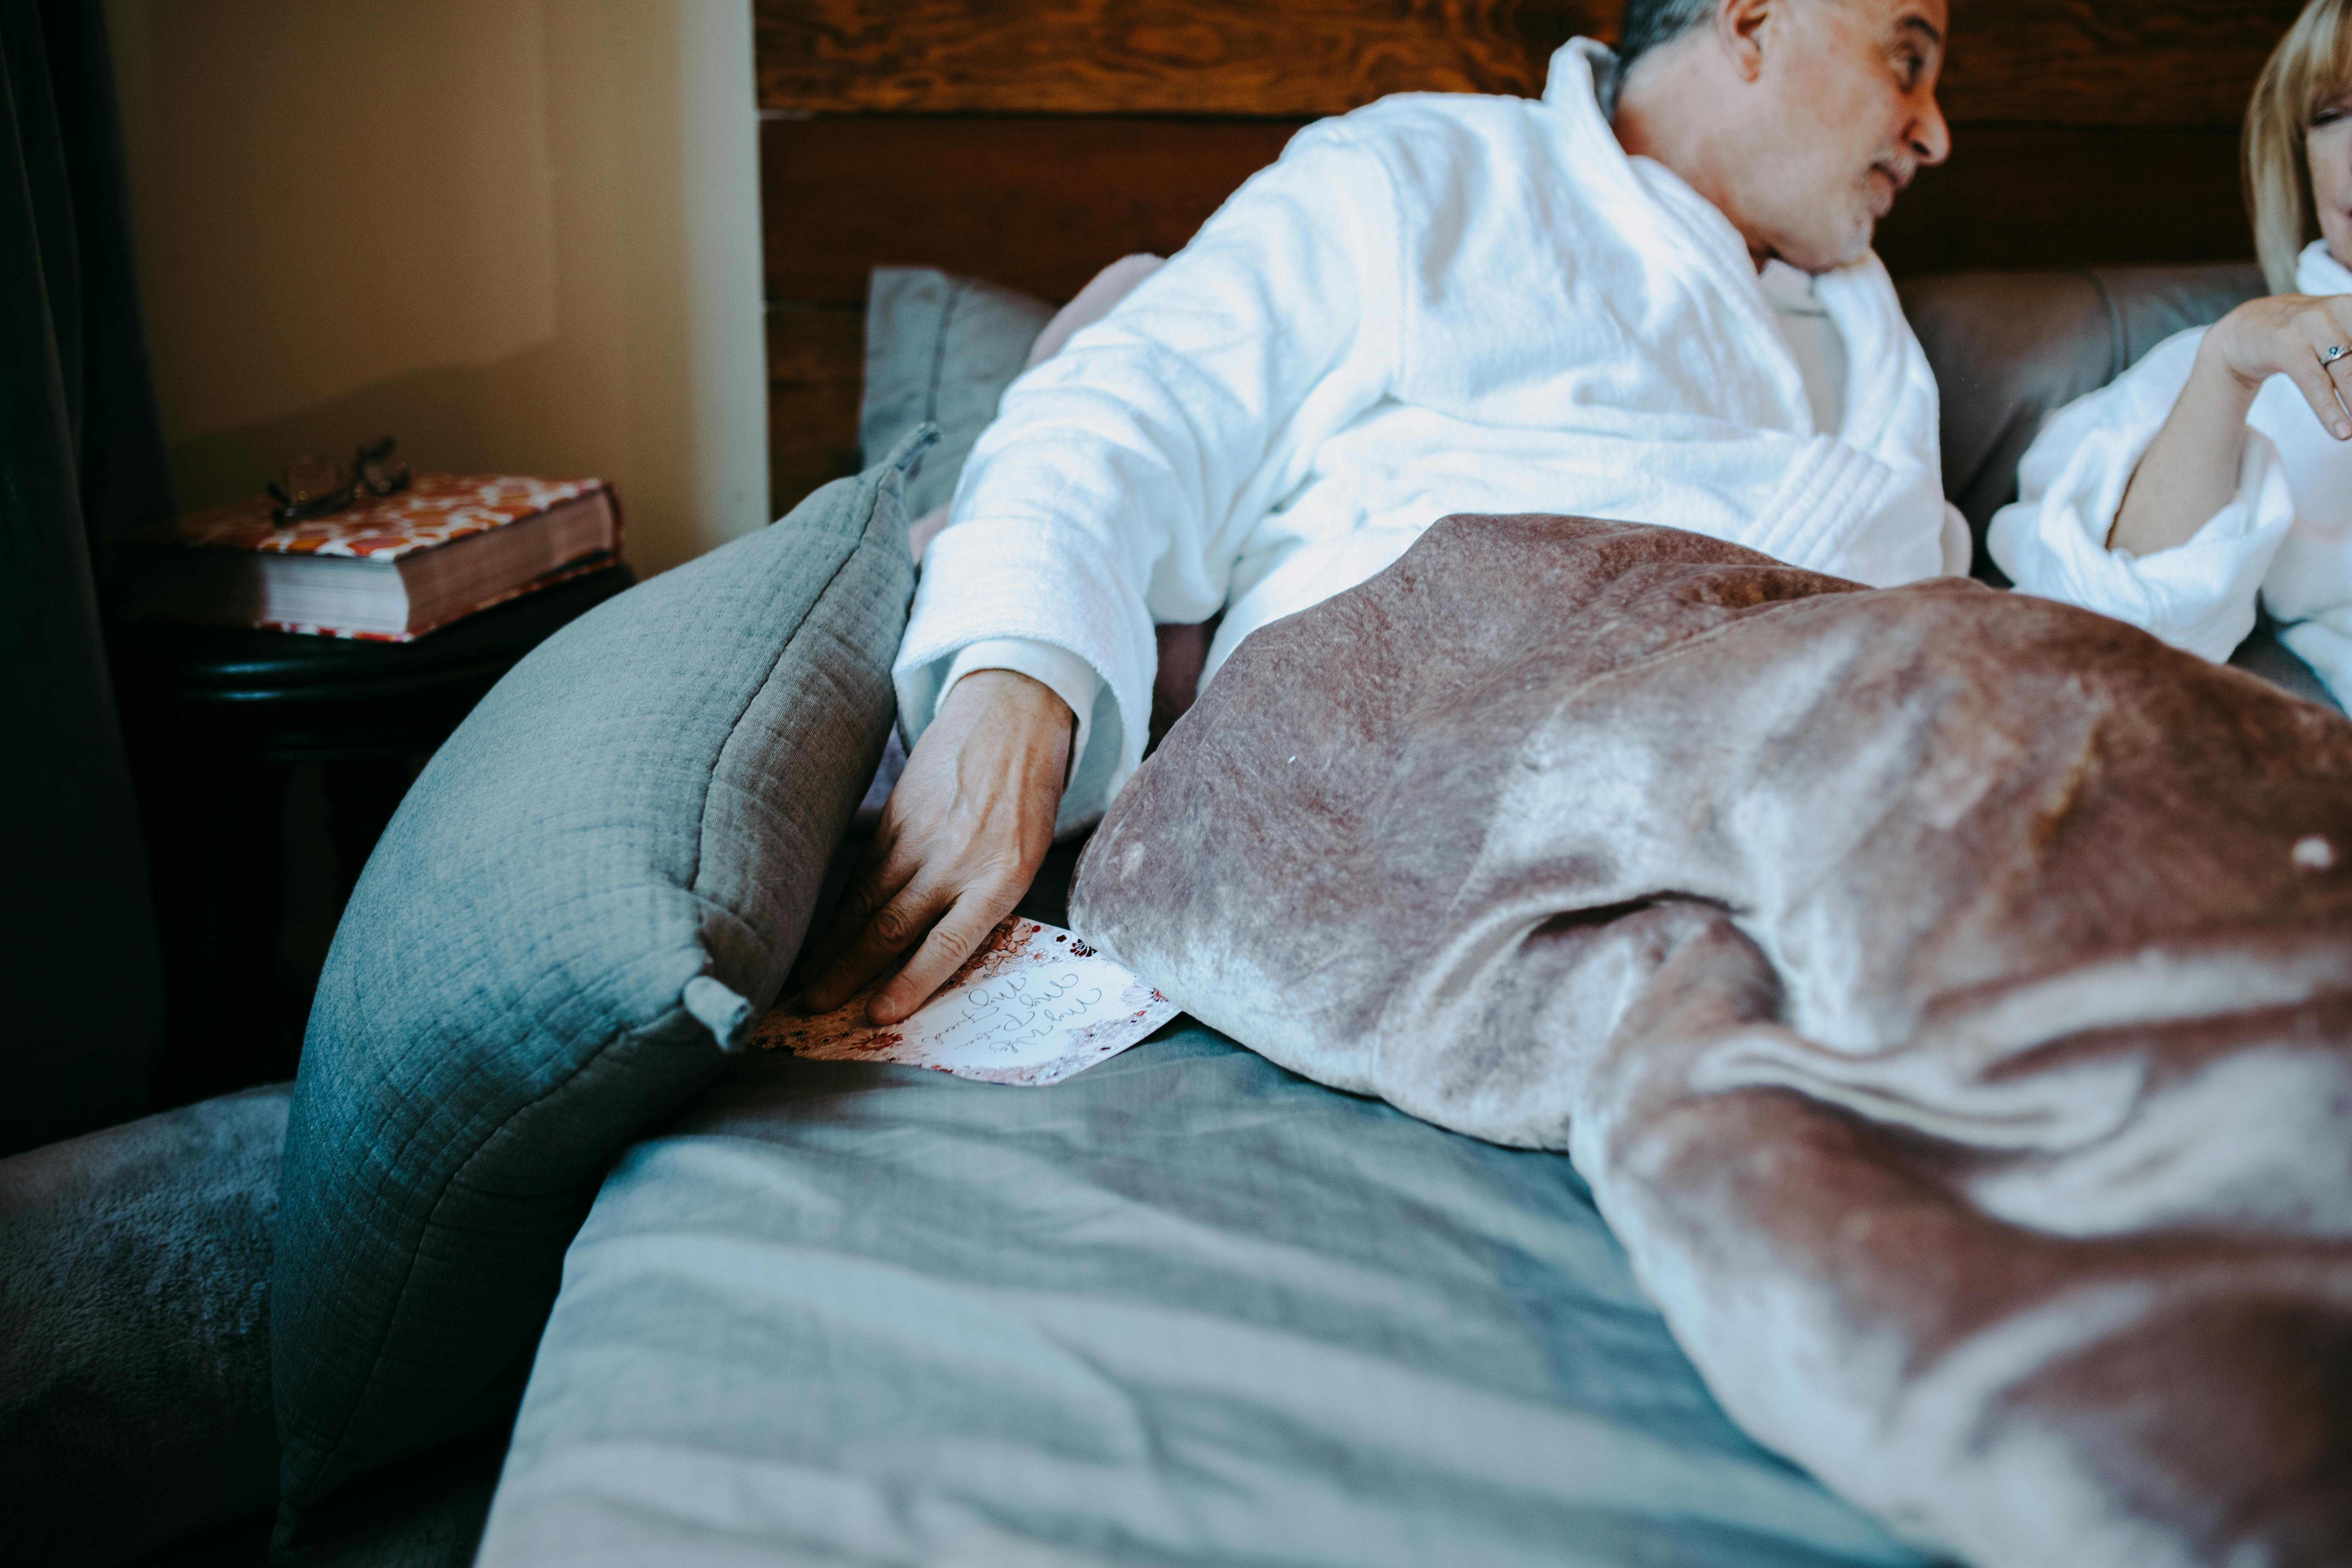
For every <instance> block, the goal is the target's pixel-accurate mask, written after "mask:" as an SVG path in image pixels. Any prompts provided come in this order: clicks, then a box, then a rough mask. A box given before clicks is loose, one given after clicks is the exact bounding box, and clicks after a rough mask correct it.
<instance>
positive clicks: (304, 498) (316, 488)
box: [268, 436, 408, 522]
mask: <svg viewBox="0 0 2352 1568" xmlns="http://www.w3.org/2000/svg"><path fill="white" fill-rule="evenodd" d="M399 444H400V443H399V442H397V441H395V440H394V439H393V438H392V437H389V436H386V437H384V438H383V440H381V441H377V442H374V443H373V444H371V445H368V446H363V447H360V449H359V450H358V451H356V452H354V453H353V454H352V466H351V468H348V469H347V468H344V467H343V465H342V464H341V463H338V462H336V461H334V460H333V459H332V458H319V457H311V456H307V455H306V456H304V457H300V458H296V459H295V460H294V461H293V462H291V463H289V464H288V465H287V466H286V468H285V471H284V472H282V473H280V474H279V475H278V477H277V478H276V479H272V480H270V481H269V485H268V489H269V494H270V498H271V499H272V500H275V501H276V502H277V503H278V504H277V505H276V506H273V507H271V508H270V509H269V515H270V516H271V517H273V518H275V519H277V520H278V521H279V522H302V521H307V520H309V519H310V518H314V517H325V516H327V515H329V514H330V513H331V512H338V511H341V510H343V509H344V508H345V507H347V506H349V505H351V504H352V502H353V501H355V500H359V499H360V497H362V496H363V495H364V496H388V495H396V494H398V493H399V492H400V491H402V490H404V489H407V488H408V464H407V463H406V462H404V461H403V460H402V459H400V458H395V457H394V456H393V455H392V454H393V451H394V448H395V447H398V446H399Z"/></svg>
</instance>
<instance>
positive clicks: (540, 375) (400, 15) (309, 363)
mask: <svg viewBox="0 0 2352 1568" xmlns="http://www.w3.org/2000/svg"><path fill="white" fill-rule="evenodd" d="M107 16H108V22H109V25H110V28H111V30H112V34H113V47H114V53H115V68H116V76H117V78H118V80H119V82H120V86H121V102H122V118H123V131H124V139H125V142H126V145H127V149H128V153H129V158H130V164H131V193H132V208H133V218H134V221H135V226H136V230H137V237H138V243H139V247H140V257H139V260H140V275H141V279H142V293H143V295H144V300H145V304H146V308H147V332H148V340H149V342H150V344H151V346H152V351H153V354H154V360H155V369H156V383H157V391H158V395H159V397H160V399H161V401H162V404H163V426H164V432H165V435H166V437H167V438H168V440H169V441H170V444H171V449H172V463H173V476H174V479H175V480H176V482H177V485H178V491H179V500H180V503H181V504H182V506H183V507H194V506H200V505H205V504H208V503H210V502H213V501H217V500H226V499H228V498H231V497H234V496H237V495H243V494H248V493H251V492H252V491H255V490H257V489H259V488H260V485H261V482H262V481H263V479H266V478H267V477H268V476H269V475H270V474H272V473H274V472H275V471H276V470H277V469H278V468H281V467H283V466H284V465H285V463H286V462H287V461H288V460H289V459H290V458H294V457H296V456H299V454H301V453H303V452H308V451H316V452H320V453H324V454H328V455H332V456H337V457H341V458H348V457H349V455H350V452H351V449H352V447H354V446H355V445H357V444H358V443H359V442H361V441H362V440H363V439H369V438H373V437H376V436H379V435H386V434H389V435H394V436H397V437H399V438H400V442H401V448H402V451H403V453H404V455H405V456H406V457H407V458H409V459H410V461H411V462H413V463H414V464H415V466H416V467H418V468H436V469H451V470H457V471H461V472H463V471H507V472H530V473H540V474H547V475H552V476H558V477H578V476H584V475H595V476H598V477H601V478H604V479H609V480H611V481H612V482H613V483H614V486H615V487H616V488H617V489H618V490H619V492H620V496H621V499H622V502H623V506H624V510H625V516H626V519H627V525H628V552H629V555H630V558H631V559H632V560H633V561H634V562H635V563H636V565H637V569H638V571H639V573H640V574H649V573H651V572H655V571H659V570H661V569H663V568H666V567H668V566H671V565H675V564H677V563H678V562H680V561H684V560H687V559H688V558H689V557H691V556H693V555H695V554H698V553H699V552H702V551H704V550H707V549H709V548H710V547H711V546H712V545H715V544H719V543H723V542H726V541H727V540H729V539H731V538H734V537H737V536H738V535H740V534H742V533H745V532H748V531H751V530H752V529H755V528H757V527H759V526H760V525H761V524H762V523H763V522H765V521H767V515H766V513H767V473H766V465H767V450H766V443H767V418H766V408H767V386H766V372H765V366H764V362H763V353H762V347H761V273H760V217H759V201H760V194H759V150H758V117H757V110H756V104H755V100H754V96H753V85H752V64H751V3H750V0H404V3H400V4H392V3H388V0H330V3H325V4H322V3H320V0H108V5H107Z"/></svg>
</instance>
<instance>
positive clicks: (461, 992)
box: [270, 426, 936, 1552]
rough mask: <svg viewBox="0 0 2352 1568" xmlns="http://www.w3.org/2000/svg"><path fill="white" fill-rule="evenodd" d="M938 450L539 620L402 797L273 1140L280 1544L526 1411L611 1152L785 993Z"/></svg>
mask: <svg viewBox="0 0 2352 1568" xmlns="http://www.w3.org/2000/svg"><path fill="white" fill-rule="evenodd" d="M935 437H936V431H935V430H934V429H932V428H931V427H930V426H921V427H919V428H917V429H915V430H912V431H910V432H908V434H907V435H906V436H905V437H903V438H902V439H900V440H899V441H898V445H897V446H896V447H895V448H894V449H893V450H892V451H891V453H890V455H889V456H888V457H887V458H885V459H884V460H883V461H882V462H881V463H880V464H879V465H878V466H877V467H876V468H872V469H870V470H869V471H868V472H866V474H864V475H862V476H860V477H858V478H856V479H842V480H838V481H836V482H835V483H834V484H831V485H828V486H826V487H825V488H824V489H821V490H819V491H817V492H816V493H815V494H814V495H813V496H811V497H810V498H809V499H808V500H805V501H803V503H802V504H801V505H800V506H799V507H797V508H796V509H794V510H793V513H792V514H791V515H790V516H789V517H786V518H785V519H784V520H783V521H781V522H778V523H776V524H775V525H774V526H772V527H771V528H769V529H766V530H764V531H761V532H760V533H758V534H755V535H753V536H751V537H750V538H747V539H742V540H739V541H737V542H734V543H732V544H730V545H728V546H726V547H725V548H723V549H720V550H717V551H713V552H710V553H709V554H708V555H705V556H703V557H701V558H700V559H699V560H698V561H695V562H693V563H690V564H688V565H685V566H681V567H679V568H677V570H675V571H672V572H668V573H665V574H662V575H661V576H659V577H656V578H654V579H653V580H651V581H650V582H647V583H646V584H643V585H641V586H639V587H637V588H635V589H633V590H632V591H630V592H629V593H626V594H624V595H621V596H620V597H618V598H616V599H614V600H612V601H611V602H609V603H607V604H605V605H602V606H600V607H599V608H598V609H596V610H595V611H593V613H591V614H590V615H588V616H584V617H583V618H582V619H581V620H579V621H578V622H576V623H574V624H573V625H572V626H569V627H567V628H565V629H564V630H563V631H562V633H560V634H558V635H557V636H555V637H551V638H550V639H549V640H548V641H547V642H546V643H545V644H544V645H543V646H541V647H540V648H538V649H537V650H536V651H534V652H533V653H532V654H531V655H530V657H529V658H526V659H524V660H523V662H522V663H521V664H520V665H518V666H516V668H514V670H513V671H512V672H511V673H509V675H508V676H507V677H506V679H503V680H501V681H500V682H499V684H498V686H497V687H496V688H495V689H493V690H492V691H491V692H490V694H489V695H488V697H486V698H484V699H483V700H482V702H481V704H480V706H479V707H478V708H476V709H475V710H474V712H473V713H472V715H471V716H469V717H468V718H467V721H466V722H465V724H464V725H463V726H462V727H460V728H459V730H458V731H457V733H456V734H455V735H454V736H452V737H451V738H450V740H449V742H447V743H446V745H444V746H443V747H442V748H441V750H440V752H438V753H437V754H436V756H435V757H434V759H433V762H432V763H431V765H429V766H428V767H427V768H426V769H425V773H424V774H423V775H422V776H421V777H420V778H419V779H418V780H417V782H416V784H415V787H414V788H413V789H411V790H410V791H409V794H408V796H407V798H406V799H405V800H404V802H403V803H402V805H401V807H400V811H399V814H398V815H397V816H395V817H394V819H393V822H392V826H390V828H389V829H387V830H386V832H385V834H384V836H383V841H382V842H381V843H380V844H379V845H378V846H377V847H376V851H375V853H374V855H373V857H372V858H370V860H369V862H368V866H367V869H366V872H365V874H364V875H363V876H362V878H361V879H360V883H359V886H358V888H357V889H356V890H355V891H354V892H353V894H352V900H351V904H350V907H349V908H348V910H346V911H345V913H344V916H343V921H342V924H341V928H340V929H339V930H338V931H336V933H335V943H334V948H333V950H332V952H331V953H330V955H329V957H328V960H327V966H326V973H325V974H324V975H323V976H322V978H321V980H320V986H319V992H318V999H317V1002H316V1004H315V1005H314V1006H313V1008H312V1011H311V1015H310V1034H309V1037H308V1038H307V1040H306V1042H305V1044H304V1047H303V1055H302V1066H301V1072H300V1075H299V1079H297V1082H296V1085H295V1090H294V1101H293V1107H292V1112H291V1117H290V1121H289V1128H288V1134H287V1147H286V1158H285V1166H284V1172H283V1175H282V1177H281V1181H280V1186H279V1200H278V1201H279V1219H278V1251H277V1258H276V1263H275V1268H274V1274H273V1280H272V1291H271V1331H270V1336H271V1352H272V1363H273V1376H274V1380H275V1385H276V1396H277V1404H278V1436H279V1440H280V1443H281V1445H282V1455H281V1463H280V1473H279V1489H280V1494H281V1498H282V1501H283V1505H284V1510H285V1511H284V1514H283V1516H282V1518H281V1521H280V1527H279V1545H280V1549H281V1552H284V1551H290V1550H292V1549H293V1548H294V1546H295V1545H296V1544H297V1540H298V1537H299V1518H300V1512H301V1510H304V1509H306V1508H308V1507H309V1506H310V1505H311V1504H313V1503H315V1502H316V1501H317V1500H320V1498H322V1497H324V1496H325V1495H327V1494H328V1493H330V1492H331V1491H332V1490H334V1489H336V1488H337V1487H339V1486H341V1485H342V1484H343V1483H344V1482H345V1481H347V1480H349V1479H352V1477H354V1476H357V1475H359V1474H361V1473H362V1472H364V1471H366V1470H369V1469H372V1468H375V1467H376V1466H379V1465H382V1464H383V1463H385V1462H387V1461H389V1460H392V1459H394V1458H398V1457H400V1456H401V1455H402V1454H404V1453H406V1452H410V1451H413V1450H415V1449H417V1448H421V1447H426V1446H428V1445H430V1444H432V1443H435V1442H438V1441H440V1440H442V1439H444V1438H446V1437H448V1436H454V1435H456V1434H457V1433H458V1432H460V1431H462V1430H465V1429H466V1428H467V1427H469V1426H476V1425H479V1424H481V1423H483V1422H485V1421H488V1420H490V1419H493V1418H495V1417H497V1416H498V1415H500V1414H502V1413H503V1412H504V1411H506V1410H508V1409H510V1408H511V1400H512V1398H513V1397H514V1395H515V1394H516V1393H518V1392H519V1391H520V1387H521V1383H522V1379H523V1376H524V1374H525V1373H527V1371H528V1370H529V1367H530V1358H531V1354H532V1350H533V1347H534V1346H535V1344H536V1342H537V1341H538V1337H539V1331H540V1328H541V1324H542V1323H543V1322H544V1321H545V1319H546V1314H547V1310H548V1307H549V1305H550V1303H551V1302H552V1301H553V1300H554V1298H555V1291H556V1286H557V1282H558V1279H559V1277H560V1274H561V1271H562V1261H563V1253H564V1248H565V1247H566V1246H567V1245H568V1244H569V1242H570V1241H571V1238H572V1232H573V1231H574V1230H575V1229H576V1228H577V1227H578V1226H579V1223H580V1220H581V1218H582V1216H583V1215H585V1214H586V1213H587V1210H588V1205H589V1203H590V1200H592V1199H593V1197H594V1196H595V1194H596V1186H597V1184H598V1182H599V1181H600V1180H601V1179H602V1177H603V1175H604V1167H605V1165H606V1164H607V1163H609V1162H610V1161H611V1160H612V1159H613V1157H614V1155H615V1154H617V1153H618V1152H620V1150H621V1149H622V1147H623V1146H624V1145H625V1144H626V1143H627V1142H629V1141H630V1140H632V1139H634V1138H635V1137H636V1136H638V1135H639V1134H640V1133H642V1132H643V1131H646V1129H647V1128H648V1127H650V1126H652V1125H653V1124H655V1123H656V1122H657V1121H660V1120H662V1119H663V1118H664V1117H666V1116H667V1115H668V1114H669V1113H671V1112H672V1111H674V1110H677V1107H678V1106H679V1105H680V1104H682V1103H683V1102H684V1101H685V1100H687V1099H688V1097H689V1096H690V1095H692V1094H693V1093H694V1092H695V1091H696V1090H698V1089H700V1088H702V1087H703V1086H704V1085H705V1084H707V1083H708V1082H709V1080H710V1079H712V1077H713V1076H715V1075H716V1073H717V1072H718V1070H719V1067H720V1065H721V1063H722V1062H723V1061H724V1060H725V1059H726V1055H725V1054H726V1053H727V1052H728V1051H731V1050H733V1049H735V1048H737V1047H738V1045H739V1044H740V1039H741V1036H742V1033H743V1029H744V1026H746V1025H747V1024H748V1023H750V1022H751V1020H752V1019H753V1018H755V1017H757V1016H759V1014H760V1013H761V1012H762V1011H764V1010H765V1009H766V1008H767V1007H769V1006H770V1005H772V1003H773V1002H774V1001H775V999H776V996H777V994H778V992H779V991H780V990H781V989H782V986H783V984H784V980H785V975H786V972H787V969H788V968H789V966H790V964H791V963H792V961H793V954H794V952H796V951H797V949H798V948H799V946H800V943H801V940H802V937H803V933H804V931H805V930H806V928H807V926H808V922H809V919H810V915H811V910H812V907H813V905H814V901H815V899H816V895H817V890H818V884H819V880H820V879H821V877H822V876H823V873H824V867H825V861H826V858H827V857H828V855H829V854H830V853H831V851H832V849H833V847H834V845H835V841H836V840H837V839H838V838H839V837H841V834H842V830H843V828H844V826H845V825H846V824H847V823H848V821H849V818H850V813H851V811H852V810H853V809H854V808H855V807H856V804H857V798H858V795H859V794H860V792H861V791H862V790H863V789H864V788H865V786H866V780H867V779H868V778H870V777H871V776H872V774H873V772H874V764H875V761H876V759H877V757H878V756H879V755H880V754H881V751H882V744H883V738H884V736H885V734H886V733H887V731H888V729H889V725H890V720H891V715H892V709H893V700H892V696H891V689H890V660H891V658H892V657H893V656H894V655H895V654H896V653H897V651H898V639H899V636H900V633H901V632H902V630H903V629H904V626H905V622H906V615H907V606H908V601H909V599H910V598H911V597H912V595H913V590H914V568H913V565H912V563H911V562H910V561H909V560H908V552H907V541H906V515H905V509H904V504H903V497H902V493H901V492H902V489H903V487H904V483H905V472H906V470H907V468H908V467H909V466H910V465H911V464H912V463H913V461H914V460H915V458H917V457H918V456H919V455H920V453H921V452H922V450H923V448H924V447H926V446H928V445H929V443H930V442H931V440H933V439H934V438H935Z"/></svg>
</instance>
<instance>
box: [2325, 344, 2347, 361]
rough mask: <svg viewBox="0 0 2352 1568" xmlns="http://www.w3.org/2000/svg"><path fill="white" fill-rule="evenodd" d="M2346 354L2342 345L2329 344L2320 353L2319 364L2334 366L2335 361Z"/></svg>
mask: <svg viewBox="0 0 2352 1568" xmlns="http://www.w3.org/2000/svg"><path fill="white" fill-rule="evenodd" d="M2346 352H2347V351H2346V349H2345V347H2344V345H2343V344H2342V343H2330V344H2329V345H2328V346H2327V347H2326V349H2324V350H2322V351H2321V353H2320V355H2319V363H2322V364H2334V363H2336V361H2337V360H2340V359H2342V358H2343V357H2344V355H2345V353H2346Z"/></svg>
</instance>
